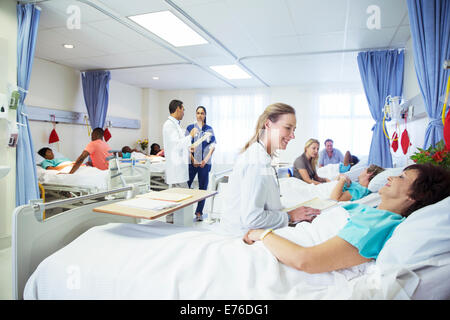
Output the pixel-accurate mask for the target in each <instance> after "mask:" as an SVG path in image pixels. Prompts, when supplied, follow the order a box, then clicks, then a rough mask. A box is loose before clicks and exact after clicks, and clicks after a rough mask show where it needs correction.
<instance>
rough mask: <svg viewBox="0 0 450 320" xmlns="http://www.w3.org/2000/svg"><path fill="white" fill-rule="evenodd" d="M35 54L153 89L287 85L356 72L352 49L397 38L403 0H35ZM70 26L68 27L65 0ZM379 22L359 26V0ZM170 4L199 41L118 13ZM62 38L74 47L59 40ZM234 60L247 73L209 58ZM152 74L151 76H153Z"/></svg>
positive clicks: (364, 16)
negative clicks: (223, 69)
mask: <svg viewBox="0 0 450 320" xmlns="http://www.w3.org/2000/svg"><path fill="white" fill-rule="evenodd" d="M29 2H37V3H38V5H39V6H40V7H41V9H42V11H41V19H40V24H39V32H38V39H37V45H36V54H35V55H36V57H38V58H41V59H45V60H49V61H53V62H56V63H59V64H62V65H66V66H70V67H72V68H75V69H77V70H80V71H84V70H95V69H108V70H111V73H112V78H113V79H114V80H117V81H120V82H124V83H127V84H130V85H134V86H138V87H143V88H147V87H149V88H154V89H159V90H169V89H193V88H220V87H226V88H229V87H259V86H271V87H272V86H291V85H304V84H314V83H329V82H350V83H357V82H359V81H360V78H359V72H358V68H357V63H356V55H357V52H358V51H360V50H367V49H380V48H401V47H404V46H405V44H406V42H407V41H408V39H409V38H410V32H409V20H408V16H407V8H406V0H316V1H311V0H151V1H149V0H127V1H124V0H78V1H76V0H44V1H39V0H38V1H36V0H33V1H29ZM71 5H72V6H76V8H79V9H80V13H81V16H80V22H81V24H80V28H79V29H70V28H68V27H67V21H68V19H69V18H70V16H71V14H70V12H69V13H68V12H67V10H68V9H69V8H70V6H71ZM371 5H376V6H378V7H379V8H380V19H381V28H380V29H373V30H369V29H368V27H367V20H368V18H369V17H370V15H371V14H370V13H367V12H366V10H367V8H368V7H369V6H371ZM162 10H170V11H172V12H173V13H174V14H175V15H177V16H178V17H179V18H181V19H182V20H183V21H185V22H186V23H187V24H188V25H190V26H191V27H193V28H194V30H196V31H197V32H199V33H200V34H201V35H202V36H203V37H204V38H205V39H207V40H208V42H209V43H208V44H205V45H196V46H188V47H178V48H177V47H173V46H171V45H170V44H169V43H167V42H165V41H164V40H162V39H160V38H158V37H156V36H155V35H153V34H152V33H150V32H148V31H146V30H145V29H143V28H141V27H139V26H138V25H136V24H134V23H133V22H132V21H131V20H130V19H128V18H127V16H130V15H135V14H141V13H148V12H156V11H162ZM65 43H70V44H73V45H74V46H75V48H74V49H65V48H64V47H63V46H62V45H63V44H65ZM233 63H238V64H240V65H241V66H242V67H243V68H244V69H246V70H247V71H248V72H249V73H250V74H251V75H252V78H251V79H246V80H227V79H225V78H223V77H221V76H220V75H218V74H217V73H215V72H214V71H212V70H211V69H210V68H209V66H211V65H218V64H233ZM155 76H157V77H159V80H154V79H153V77H155Z"/></svg>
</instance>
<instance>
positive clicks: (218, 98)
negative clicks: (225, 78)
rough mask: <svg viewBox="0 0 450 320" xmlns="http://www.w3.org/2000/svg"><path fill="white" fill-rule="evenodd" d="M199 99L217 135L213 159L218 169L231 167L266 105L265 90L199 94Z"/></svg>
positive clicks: (208, 122) (207, 119) (199, 103)
mask: <svg viewBox="0 0 450 320" xmlns="http://www.w3.org/2000/svg"><path fill="white" fill-rule="evenodd" d="M197 102H198V105H201V106H204V107H205V108H206V112H207V114H206V123H207V124H209V125H210V126H211V127H212V128H213V130H214V134H215V136H216V139H217V144H216V150H215V151H214V155H213V159H212V161H213V163H214V165H215V167H216V168H215V170H216V171H219V170H220V169H218V168H217V167H220V168H228V167H229V166H231V165H232V164H233V163H234V160H235V159H236V156H237V155H238V154H239V152H240V150H241V149H242V148H243V147H244V145H245V143H246V142H247V141H248V140H250V138H251V137H252V135H253V133H254V130H255V126H256V121H257V120H258V117H259V115H260V114H261V113H262V112H263V111H264V109H265V107H266V106H267V98H266V96H265V95H263V94H238V95H225V94H223V95H220V94H218V95H206V94H199V95H198V96H197Z"/></svg>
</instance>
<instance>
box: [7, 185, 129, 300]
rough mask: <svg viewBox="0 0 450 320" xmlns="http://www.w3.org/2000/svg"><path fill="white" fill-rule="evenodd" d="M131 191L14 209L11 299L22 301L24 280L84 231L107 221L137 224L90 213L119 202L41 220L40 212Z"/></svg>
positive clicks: (98, 194) (127, 219) (93, 205)
mask: <svg viewBox="0 0 450 320" xmlns="http://www.w3.org/2000/svg"><path fill="white" fill-rule="evenodd" d="M131 189H132V187H125V188H119V189H115V190H111V191H108V192H101V193H97V194H91V195H88V196H81V197H75V198H70V199H64V200H58V201H54V202H48V203H45V204H44V203H30V204H28V205H23V206H20V207H17V208H15V209H14V212H13V221H12V237H11V242H12V243H11V258H12V281H13V283H12V288H13V292H12V293H13V299H22V298H23V290H24V288H25V284H26V282H27V280H28V279H29V277H30V276H31V274H32V273H33V272H34V270H36V268H37V266H38V265H39V264H40V263H41V262H42V261H43V260H44V259H45V258H46V257H48V256H50V255H51V254H53V253H54V252H56V251H58V250H59V249H61V248H63V247H64V246H66V245H67V244H69V243H70V242H72V241H73V240H74V239H75V238H77V237H78V236H79V235H81V234H82V233H84V232H85V231H87V230H88V229H90V228H92V227H94V226H99V225H103V224H107V223H111V222H117V223H137V222H138V221H137V220H136V219H135V218H131V217H125V216H117V215H111V214H105V213H98V212H94V211H92V210H93V209H94V208H95V207H98V206H100V205H105V204H109V203H113V202H117V201H120V200H121V199H114V200H103V201H101V202H96V203H90V204H87V205H83V206H80V207H77V208H74V209H71V210H68V211H65V212H62V213H60V214H57V215H55V216H52V217H50V218H47V219H45V220H42V219H41V213H40V212H41V210H45V209H49V208H54V207H57V206H58V205H61V204H68V203H74V202H79V201H82V200H86V199H93V198H96V197H97V198H98V197H102V196H105V195H108V194H113V193H117V192H124V191H128V190H131Z"/></svg>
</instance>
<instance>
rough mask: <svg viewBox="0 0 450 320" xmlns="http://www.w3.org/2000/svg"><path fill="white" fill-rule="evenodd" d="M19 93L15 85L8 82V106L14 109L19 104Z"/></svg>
mask: <svg viewBox="0 0 450 320" xmlns="http://www.w3.org/2000/svg"><path fill="white" fill-rule="evenodd" d="M19 99H20V93H19V88H18V87H17V86H16V85H13V84H10V83H9V84H8V104H9V108H10V109H12V110H16V109H17V107H18V106H19Z"/></svg>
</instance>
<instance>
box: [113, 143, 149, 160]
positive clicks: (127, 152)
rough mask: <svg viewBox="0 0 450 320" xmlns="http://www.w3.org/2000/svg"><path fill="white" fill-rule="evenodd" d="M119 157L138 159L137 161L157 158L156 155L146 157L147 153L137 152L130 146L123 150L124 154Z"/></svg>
mask: <svg viewBox="0 0 450 320" xmlns="http://www.w3.org/2000/svg"><path fill="white" fill-rule="evenodd" d="M119 155H120V156H121V157H122V158H123V159H131V158H133V159H136V160H140V159H152V158H155V157H156V156H155V155H149V156H148V155H146V154H145V153H143V152H141V151H139V150H137V149H131V148H130V147H129V146H124V147H123V148H122V152H121V153H119Z"/></svg>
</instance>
